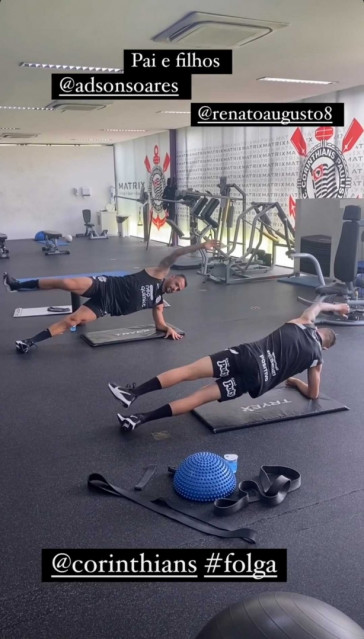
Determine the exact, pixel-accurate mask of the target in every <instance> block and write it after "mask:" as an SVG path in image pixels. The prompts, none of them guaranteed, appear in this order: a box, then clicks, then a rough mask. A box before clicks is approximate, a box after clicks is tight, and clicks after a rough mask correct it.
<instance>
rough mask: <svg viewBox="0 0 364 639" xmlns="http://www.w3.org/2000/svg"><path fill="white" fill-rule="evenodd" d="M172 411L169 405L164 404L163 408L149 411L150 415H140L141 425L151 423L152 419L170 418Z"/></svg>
mask: <svg viewBox="0 0 364 639" xmlns="http://www.w3.org/2000/svg"><path fill="white" fill-rule="evenodd" d="M172 414H173V413H172V409H171V406H170V404H164V406H161V407H160V408H157V409H156V410H152V411H150V413H141V416H143V423H144V422H152V421H153V420H154V419H163V418H164V417H172Z"/></svg>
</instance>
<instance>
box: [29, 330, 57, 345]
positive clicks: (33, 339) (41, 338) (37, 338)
mask: <svg viewBox="0 0 364 639" xmlns="http://www.w3.org/2000/svg"><path fill="white" fill-rule="evenodd" d="M50 337H52V335H51V332H50V330H49V329H48V328H46V329H45V331H42V332H41V333H37V334H36V335H34V337H31V338H30V340H29V341H30V342H43V341H44V340H45V339H49V338H50Z"/></svg>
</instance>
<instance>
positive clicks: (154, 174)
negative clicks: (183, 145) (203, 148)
mask: <svg viewBox="0 0 364 639" xmlns="http://www.w3.org/2000/svg"><path fill="white" fill-rule="evenodd" d="M169 163H170V157H169V155H168V153H166V155H165V158H164V162H163V167H162V166H161V165H160V156H159V147H158V145H157V144H156V145H155V147H154V156H153V166H152V165H151V163H150V161H149V158H148V156H146V157H145V160H144V164H145V167H146V169H147V171H148V173H149V182H148V193H149V195H150V202H151V209H150V211H149V215H150V217H151V221H152V224H154V225H155V226H156V227H157V229H160V228H161V226H163V224H165V222H166V213H165V210H164V208H163V202H162V196H163V191H164V189H165V186H166V178H165V175H164V174H165V172H166V171H167V170H168V167H169Z"/></svg>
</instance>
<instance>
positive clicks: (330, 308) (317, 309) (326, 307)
mask: <svg viewBox="0 0 364 639" xmlns="http://www.w3.org/2000/svg"><path fill="white" fill-rule="evenodd" d="M336 306H337V305H336V304H331V303H330V302H315V304H312V306H310V307H309V308H308V309H307V311H305V313H304V315H306V316H307V319H309V320H310V321H311V322H314V321H315V319H316V317H317V316H318V315H320V313H327V312H335V310H336Z"/></svg>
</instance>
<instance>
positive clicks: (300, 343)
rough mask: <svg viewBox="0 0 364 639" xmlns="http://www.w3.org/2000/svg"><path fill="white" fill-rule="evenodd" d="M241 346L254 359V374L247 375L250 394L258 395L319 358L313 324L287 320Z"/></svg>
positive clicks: (320, 357) (316, 336) (305, 368)
mask: <svg viewBox="0 0 364 639" xmlns="http://www.w3.org/2000/svg"><path fill="white" fill-rule="evenodd" d="M245 347H246V348H247V350H248V352H249V354H251V356H252V358H253V359H254V360H255V366H254V369H255V375H254V376H252V375H250V376H249V377H250V383H249V386H250V387H251V390H249V395H250V396H251V397H259V396H260V395H263V393H266V392H267V391H268V390H270V389H271V388H274V387H275V386H277V385H278V384H280V383H281V382H283V381H284V380H286V379H288V377H292V376H294V375H297V374H298V373H302V372H303V371H305V370H307V369H308V368H312V367H313V366H317V365H318V364H321V362H322V344H321V339H320V336H319V334H318V332H317V330H316V327H315V326H314V325H313V324H293V323H290V322H287V323H286V324H283V326H280V327H279V328H277V330H275V331H274V332H273V333H271V334H270V335H267V337H264V338H263V339H261V340H259V341H258V342H252V343H251V344H245ZM250 372H251V367H250ZM254 377H255V379H254Z"/></svg>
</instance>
